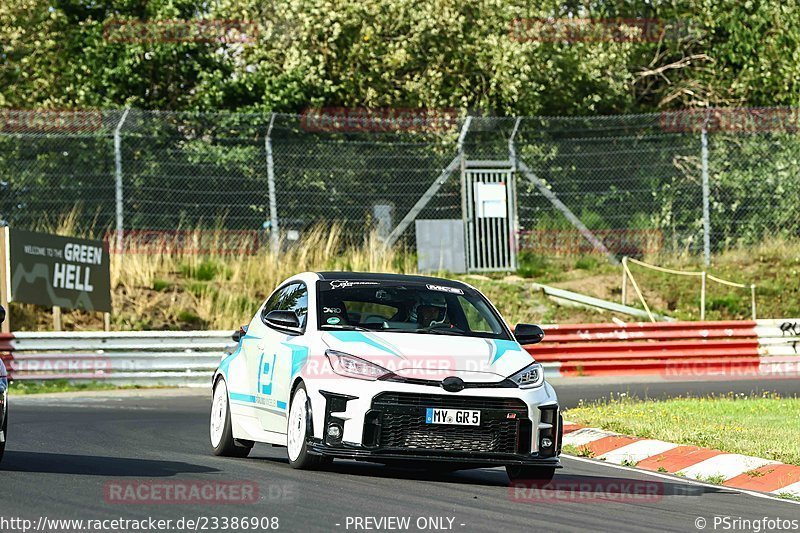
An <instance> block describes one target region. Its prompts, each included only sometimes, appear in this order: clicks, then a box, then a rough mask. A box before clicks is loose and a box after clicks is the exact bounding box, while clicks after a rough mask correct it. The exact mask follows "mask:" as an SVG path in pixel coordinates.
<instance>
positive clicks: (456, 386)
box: [442, 376, 464, 392]
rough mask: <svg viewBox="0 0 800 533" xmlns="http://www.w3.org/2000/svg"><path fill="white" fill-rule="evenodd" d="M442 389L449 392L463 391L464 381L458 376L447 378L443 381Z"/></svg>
mask: <svg viewBox="0 0 800 533" xmlns="http://www.w3.org/2000/svg"><path fill="white" fill-rule="evenodd" d="M442 388H443V389H444V390H446V391H447V392H459V391H462V390H464V380H463V379H461V378H459V377H456V376H450V377H446V378H444V379H443V380H442Z"/></svg>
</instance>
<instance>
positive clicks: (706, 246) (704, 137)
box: [700, 125, 711, 266]
mask: <svg viewBox="0 0 800 533" xmlns="http://www.w3.org/2000/svg"><path fill="white" fill-rule="evenodd" d="M700 140H701V145H702V151H701V158H702V173H703V261H704V262H705V265H706V266H709V265H710V264H711V212H710V211H711V210H710V207H709V203H710V196H711V190H710V187H709V183H708V128H707V127H706V126H705V125H704V126H703V131H702V133H701V137H700Z"/></svg>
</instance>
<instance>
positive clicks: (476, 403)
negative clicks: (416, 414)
mask: <svg viewBox="0 0 800 533" xmlns="http://www.w3.org/2000/svg"><path fill="white" fill-rule="evenodd" d="M372 405H373V407H376V408H377V407H379V406H381V405H389V406H394V405H408V406H415V407H438V408H441V409H481V410H483V409H499V410H510V411H524V412H525V413H526V414H527V411H528V408H527V407H526V405H525V402H523V401H522V400H518V399H516V398H485V397H481V396H455V395H453V396H444V395H441V394H408V393H398V392H384V393H382V394H379V395H377V396H375V398H374V399H373V400H372Z"/></svg>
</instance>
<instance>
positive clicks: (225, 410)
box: [209, 379, 253, 457]
mask: <svg viewBox="0 0 800 533" xmlns="http://www.w3.org/2000/svg"><path fill="white" fill-rule="evenodd" d="M209 431H210V434H211V447H212V448H213V450H214V455H223V456H226V457H247V456H248V454H249V453H250V450H251V449H252V447H253V446H252V444H251V445H250V446H239V445H237V444H236V442H235V441H234V440H233V430H232V429H231V409H230V403H229V402H228V386H227V385H226V384H225V380H224V379H220V380H218V381H217V384H216V385H215V386H214V399H213V401H212V402H211V417H210V427H209Z"/></svg>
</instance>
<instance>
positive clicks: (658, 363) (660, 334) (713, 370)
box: [526, 319, 800, 378]
mask: <svg viewBox="0 0 800 533" xmlns="http://www.w3.org/2000/svg"><path fill="white" fill-rule="evenodd" d="M544 330H545V339H544V341H543V342H542V343H541V344H538V345H535V346H527V347H526V349H527V350H528V351H529V352H530V353H531V355H533V356H534V358H536V360H538V361H540V362H542V363H543V364H544V365H545V367H546V369H547V371H548V372H547V373H548V375H551V376H556V375H557V376H602V375H632V374H662V375H664V376H665V377H675V378H679V377H692V376H708V375H723V376H724V375H728V376H731V377H734V376H737V375H738V376H750V375H752V376H761V375H765V374H772V375H775V374H785V375H786V377H799V376H800V355H798V354H800V319H776V320H749V321H719V322H659V323H652V322H637V323H630V324H623V325H620V324H566V325H553V326H544Z"/></svg>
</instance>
